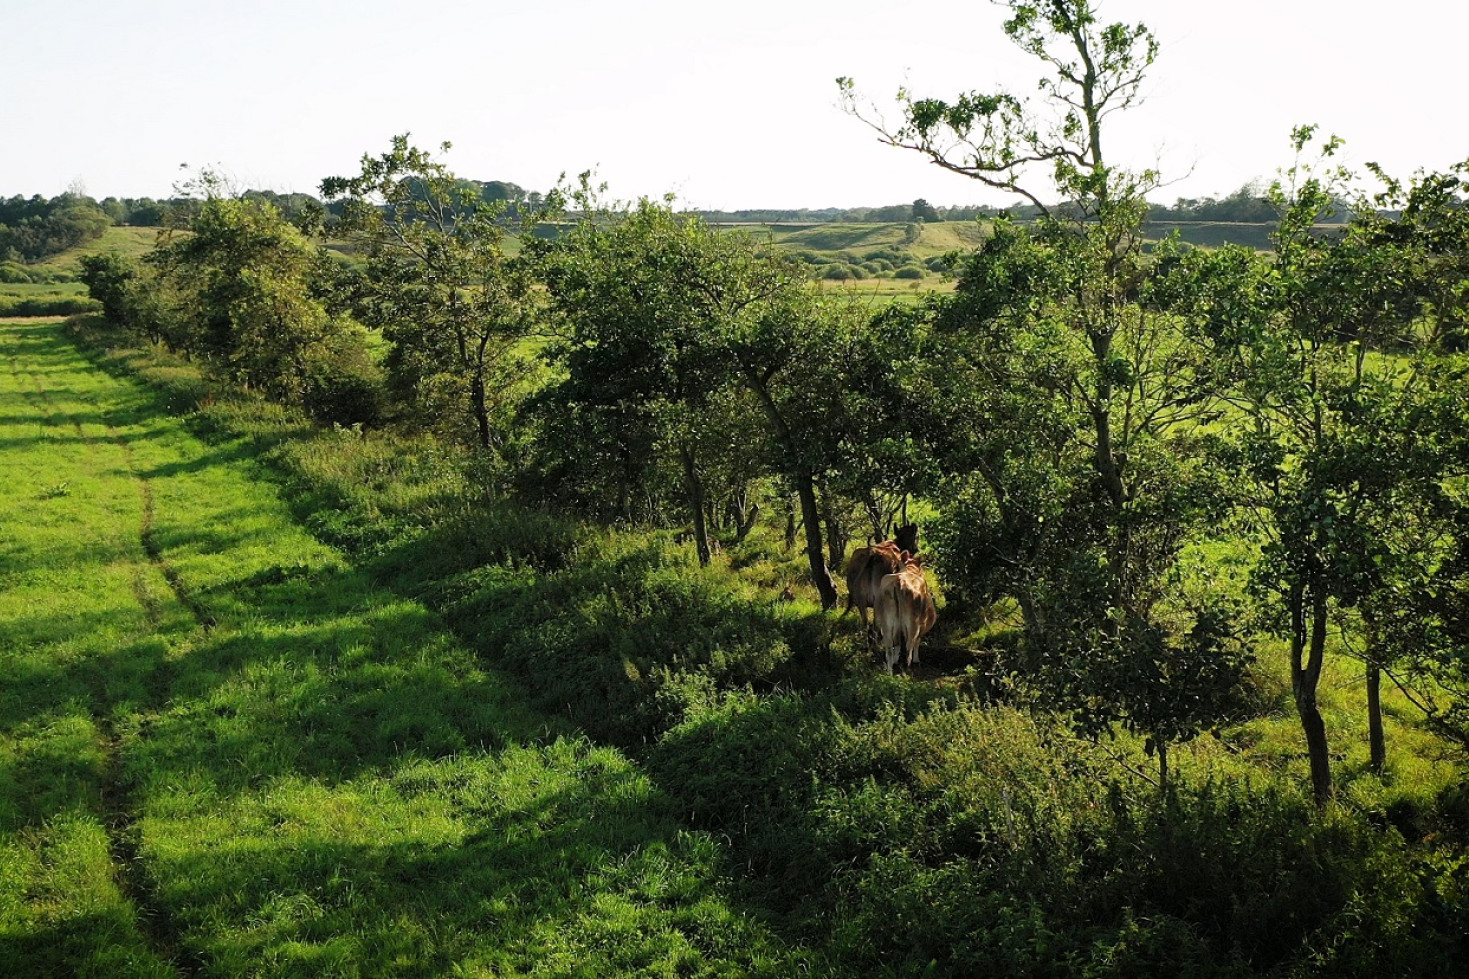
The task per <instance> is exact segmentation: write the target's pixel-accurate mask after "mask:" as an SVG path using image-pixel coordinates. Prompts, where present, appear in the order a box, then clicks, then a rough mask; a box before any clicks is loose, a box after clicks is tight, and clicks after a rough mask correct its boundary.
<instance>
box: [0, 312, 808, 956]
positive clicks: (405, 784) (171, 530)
mask: <svg viewBox="0 0 1469 979" xmlns="http://www.w3.org/2000/svg"><path fill="white" fill-rule="evenodd" d="M177 373H178V376H177V377H176V378H175V380H176V381H177V383H176V384H175V385H174V386H173V387H171V388H169V389H167V391H166V392H165V393H162V394H160V393H157V390H156V389H150V388H147V387H143V386H141V385H139V384H138V383H136V382H135V381H132V380H129V379H127V378H125V377H120V376H116V375H114V374H112V373H108V372H106V371H104V370H102V369H100V367H99V366H98V365H97V364H95V363H93V362H91V361H89V360H88V359H87V358H85V357H84V356H83V355H82V354H81V353H79V351H78V349H77V348H76V347H75V346H74V345H73V343H72V342H71V341H70V339H69V338H68V336H67V334H66V333H65V330H64V327H63V325H62V323H61V322H59V321H57V320H55V319H46V320H37V319H30V320H23V319H10V320H5V321H0V444H3V446H4V450H3V451H4V456H3V458H4V463H5V464H4V465H3V466H0V526H3V527H4V534H3V536H0V542H3V543H0V548H3V550H0V582H3V588H0V622H3V623H4V628H3V630H0V670H3V676H4V681H3V685H0V768H3V779H0V962H3V963H5V966H4V971H5V972H6V974H9V975H16V976H45V975H96V976H175V975H196V974H197V975H205V974H207V975H215V976H250V975H259V976H312V977H316V976H384V975H404V976H430V975H450V974H452V975H463V976H475V975H480V976H490V975H497V976H498V975H541V974H545V975H586V976H594V975H669V976H672V975H747V974H769V975H792V974H796V973H797V972H798V971H801V970H802V969H803V967H804V966H806V965H809V962H808V960H809V958H810V956H809V955H808V954H807V953H804V952H802V951H801V950H800V949H799V948H795V947H792V946H790V945H789V944H787V943H786V942H783V941H782V940H780V939H778V938H776V937H774V935H773V934H772V932H771V931H770V929H769V928H768V927H767V925H766V924H765V923H763V919H762V918H761V917H760V916H758V915H756V914H754V913H752V912H751V911H749V910H747V909H745V908H743V907H742V906H741V905H740V904H739V903H738V902H737V900H736V899H735V897H734V896H733V891H732V890H731V888H730V886H729V884H728V882H727V881H726V879H725V878H724V876H723V872H724V871H723V868H724V866H725V865H726V863H727V856H726V854H725V852H724V846H725V844H723V843H722V842H721V841H720V840H718V839H717V838H716V837H714V836H712V835H710V834H708V833H705V832H700V831H695V830H691V829H689V828H687V826H686V824H685V823H683V822H682V821H680V820H678V819H676V818H675V813H676V810H675V807H674V806H673V805H671V803H670V802H669V801H668V800H667V799H666V798H664V796H663V795H662V794H661V793H660V791H659V790H658V789H657V788H656V787H655V786H654V784H653V783H652V782H651V781H650V779H649V778H648V777H647V776H646V775H645V774H644V773H642V772H641V771H640V769H639V768H638V767H637V766H635V765H634V764H633V763H632V762H630V761H629V760H628V758H627V757H626V756H625V755H624V754H622V753H621V752H619V751H618V750H615V749H613V748H609V747H605V746H599V745H597V744H594V743H593V742H592V741H591V740H589V739H588V738H587V737H586V736H585V735H584V734H582V733H581V732H580V731H578V730H577V729H576V728H575V727H573V726H572V725H571V724H570V723H569V722H567V721H566V720H564V719H561V718H557V717H553V716H551V715H548V714H543V713H538V712H536V711H534V710H532V709H529V708H527V707H526V706H524V705H525V704H526V703H527V701H528V698H527V697H526V696H525V693H524V691H523V690H522V689H520V688H519V687H518V686H517V682H516V681H515V680H513V679H510V678H507V676H506V675H503V674H501V673H499V672H497V671H496V670H494V669H492V668H490V667H489V666H487V664H486V661H487V659H488V657H484V656H477V655H473V654H471V653H470V652H469V651H468V650H467V649H466V648H465V646H464V645H463V644H462V643H460V642H459V641H458V640H456V639H455V638H454V636H453V635H452V634H450V633H449V632H448V631H447V630H446V629H445V627H444V626H443V624H442V622H441V621H440V619H439V618H438V617H437V616H436V614H435V613H433V612H431V611H429V610H428V609H427V608H426V607H425V606H423V605H422V604H419V603H417V602H415V601H411V600H408V599H405V598H403V597H400V596H398V595H395V594H392V593H390V592H387V591H385V590H383V589H382V588H380V587H377V586H375V585H374V584H373V583H372V581H370V580H369V578H368V577H367V576H366V575H365V574H364V573H362V572H361V571H360V570H358V569H357V568H355V567H354V566H353V563H352V562H351V561H350V560H348V559H347V558H346V557H344V556H343V554H342V553H340V552H339V551H337V550H334V549H333V548H331V547H328V546H326V545H324V544H322V543H320V542H319V541H318V540H316V539H315V538H313V537H312V536H311V535H310V534H308V533H306V532H305V531H304V530H303V529H302V528H301V527H300V526H299V525H298V524H297V523H296V521H295V519H294V518H293V515H292V512H291V510H290V509H289V507H288V506H287V503H286V502H285V501H284V500H283V499H282V497H281V495H280V492H279V490H278V487H277V485H276V484H275V483H274V482H273V481H272V480H271V479H270V478H268V477H267V474H266V472H265V471H264V470H262V469H261V468H260V467H259V464H258V463H257V462H256V461H255V457H256V455H257V453H258V452H259V451H261V449H262V448H264V447H267V446H268V440H267V437H266V436H263V435H257V436H255V437H251V436H250V435H248V434H245V435H233V436H226V435H223V434H217V435H216V437H213V438H211V439H210V440H209V441H207V442H205V441H201V440H200V439H199V438H197V437H196V436H195V435H193V434H191V433H190V432H189V431H187V430H186V429H185V428H184V427H183V425H182V424H181V422H180V421H179V420H177V419H175V418H174V417H171V415H170V414H169V409H170V408H172V409H176V410H181V409H182V408H184V407H188V405H187V404H185V403H184V402H185V401H187V394H188V391H189V383H190V382H189V376H190V372H189V371H187V370H183V369H179V370H178V372H177ZM289 431H290V429H289V426H288V425H287V426H279V427H277V429H276V430H275V434H274V435H272V436H269V438H275V439H279V438H282V437H284V434H285V433H288V432H289Z"/></svg>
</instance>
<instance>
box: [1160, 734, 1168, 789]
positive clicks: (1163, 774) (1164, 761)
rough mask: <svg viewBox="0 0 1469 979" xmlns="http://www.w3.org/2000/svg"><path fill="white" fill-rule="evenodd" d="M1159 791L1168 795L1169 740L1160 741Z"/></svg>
mask: <svg viewBox="0 0 1469 979" xmlns="http://www.w3.org/2000/svg"><path fill="white" fill-rule="evenodd" d="M1158 791H1159V792H1160V793H1162V795H1163V797H1164V798H1165V799H1166V798H1167V797H1168V742H1167V741H1163V740H1161V739H1160V740H1159V741H1158Z"/></svg>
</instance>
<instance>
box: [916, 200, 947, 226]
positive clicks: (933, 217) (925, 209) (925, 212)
mask: <svg viewBox="0 0 1469 979" xmlns="http://www.w3.org/2000/svg"><path fill="white" fill-rule="evenodd" d="M913 220H914V221H942V220H943V218H942V217H940V216H939V212H938V211H936V210H934V208H933V205H932V204H930V203H929V202H928V201H926V200H924V199H923V198H922V197H920V198H918V199H917V200H916V201H914V202H913Z"/></svg>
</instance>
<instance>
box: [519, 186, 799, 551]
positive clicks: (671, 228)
mask: <svg viewBox="0 0 1469 979" xmlns="http://www.w3.org/2000/svg"><path fill="white" fill-rule="evenodd" d="M578 200H579V202H580V204H581V205H582V207H581V210H582V213H583V218H582V220H581V221H580V222H579V223H578V225H577V226H576V228H575V229H574V230H572V231H571V232H569V233H568V234H565V235H563V236H561V237H560V238H559V239H558V240H557V241H556V243H555V245H554V246H553V247H551V248H548V249H544V251H543V256H544V257H543V264H542V268H543V272H544V275H545V278H546V283H547V288H548V291H549V295H550V298H551V307H552V312H553V313H554V314H555V315H557V316H558V317H559V318H560V321H561V323H562V330H563V331H564V335H563V338H562V342H561V343H560V344H558V345H557V346H556V347H555V348H554V349H553V354H552V355H553V357H554V358H555V359H556V361H557V362H558V364H559V366H560V369H561V372H562V373H563V379H562V380H561V381H559V382H558V383H557V384H556V385H555V387H554V388H553V389H552V390H551V391H549V392H547V394H546V396H545V398H543V399H542V400H544V401H549V402H553V403H560V404H563V405H568V406H572V407H573V408H580V409H581V410H582V411H584V412H587V411H590V412H597V413H600V414H601V415H602V417H604V418H605V419H607V420H608V421H609V422H610V423H611V424H612V425H613V426H614V429H613V431H612V432H611V433H609V434H611V436H612V437H613V438H614V439H615V440H616V441H617V443H618V444H620V445H624V446H626V445H631V444H635V443H641V444H644V445H647V446H648V447H649V448H652V447H655V446H661V445H667V446H669V447H670V448H671V449H672V451H673V452H674V454H675V455H676V457H677V460H678V466H677V468H678V470H679V471H680V472H681V474H682V478H683V482H684V487H685V490H686V494H687V511H688V514H689V516H690V519H691V521H692V523H693V527H694V541H695V545H696V548H697V551H698V555H699V561H700V563H701V564H708V563H709V562H710V559H711V550H710V545H709V531H708V527H707V523H706V517H707V510H708V500H707V491H706V484H705V476H704V473H705V469H706V457H707V456H709V455H713V454H715V453H716V452H718V451H719V448H720V446H722V445H725V444H728V440H727V439H726V438H724V437H723V436H722V434H721V431H720V430H721V428H722V427H724V426H723V425H722V422H723V420H724V419H723V418H722V417H721V415H720V414H719V413H716V412H715V411H714V410H713V409H714V407H715V406H716V405H718V404H721V403H722V402H721V401H720V397H719V396H720V394H721V392H723V391H724V390H726V389H727V388H728V387H729V385H730V382H731V380H732V377H731V375H730V372H729V370H728V363H727V361H726V359H725V358H724V356H723V352H722V351H721V350H720V349H719V346H718V343H719V340H720V337H721V334H722V332H723V321H724V320H725V319H727V318H729V317H731V316H737V315H739V313H740V311H741V308H742V307H743V306H745V305H748V304H750V303H753V302H758V301H760V300H761V299H762V298H763V297H764V295H765V294H766V293H767V292H769V291H770V290H772V289H774V288H778V287H779V284H780V283H779V280H778V278H777V277H775V276H773V275H772V272H773V271H774V269H773V267H771V266H768V265H766V264H765V263H762V262H760V261H758V260H755V259H756V256H754V255H753V254H752V253H751V252H750V250H749V249H748V248H747V247H745V245H744V243H743V242H742V241H741V240H739V239H737V238H735V237H732V236H729V235H719V234H717V233H715V232H714V231H713V230H711V229H710V228H709V227H708V226H707V225H705V224H704V223H703V222H702V221H700V220H699V219H697V218H693V217H682V216H680V215H678V214H675V213H674V212H673V211H672V209H671V208H670V207H669V206H667V204H657V203H654V202H651V201H648V200H643V201H641V202H640V203H639V204H638V205H637V206H636V207H635V208H634V209H632V210H631V211H628V212H624V213H618V214H608V213H605V212H603V211H602V209H601V208H599V207H597V206H596V204H595V201H594V200H593V198H592V196H591V194H590V193H589V188H587V187H585V186H584V187H583V191H582V192H581V193H580V194H579V195H578ZM623 455H624V456H625V457H626V456H627V455H628V453H626V452H624V453H623ZM639 488H641V487H639ZM625 492H626V488H624V490H623V493H624V495H625Z"/></svg>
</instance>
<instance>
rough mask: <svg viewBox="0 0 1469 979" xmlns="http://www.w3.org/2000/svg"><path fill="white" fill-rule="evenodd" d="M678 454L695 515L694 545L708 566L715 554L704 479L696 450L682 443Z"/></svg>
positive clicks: (690, 508) (690, 507)
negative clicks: (705, 500)
mask: <svg viewBox="0 0 1469 979" xmlns="http://www.w3.org/2000/svg"><path fill="white" fill-rule="evenodd" d="M678 454H679V457H680V458H682V459H683V478H684V486H685V487H686V488H687V490H688V494H689V510H690V511H691V512H692V513H693V515H694V546H695V547H696V548H698V551H699V563H700V564H701V565H703V566H704V567H706V568H707V567H708V566H709V562H710V560H712V558H713V555H712V554H711V553H710V550H709V527H708V525H707V524H706V523H705V522H704V481H703V480H702V479H700V478H699V470H698V468H697V466H696V465H695V464H694V463H695V460H694V450H693V449H692V448H691V447H690V446H689V445H687V444H685V445H680V446H679V447H678Z"/></svg>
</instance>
